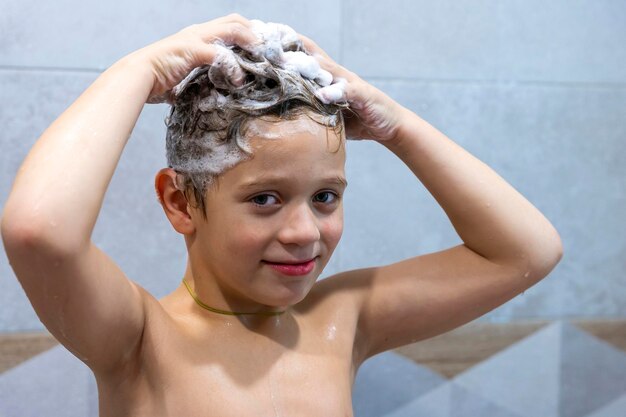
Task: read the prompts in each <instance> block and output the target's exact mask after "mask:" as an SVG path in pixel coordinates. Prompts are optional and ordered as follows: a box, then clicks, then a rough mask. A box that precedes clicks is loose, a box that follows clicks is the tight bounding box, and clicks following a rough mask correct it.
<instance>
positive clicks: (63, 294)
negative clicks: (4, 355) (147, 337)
mask: <svg viewBox="0 0 626 417" xmlns="http://www.w3.org/2000/svg"><path fill="white" fill-rule="evenodd" d="M4 232H5V231H4V230H3V240H4V244H5V249H6V251H7V254H8V256H9V259H10V262H11V266H12V267H13V270H14V271H15V274H16V276H17V278H18V280H19V282H20V283H21V285H22V287H23V289H24V291H25V292H26V295H27V296H28V299H29V300H30V302H31V304H32V306H33V308H34V309H35V312H36V313H37V316H38V317H39V319H40V320H41V322H42V323H43V324H44V325H45V326H46V328H47V329H48V330H49V331H50V333H52V335H53V336H54V337H55V338H56V339H57V340H58V341H59V342H60V343H61V344H63V345H64V346H65V347H66V348H67V349H68V350H69V351H70V352H72V353H73V354H74V355H75V356H76V357H78V358H79V359H80V360H82V361H83V362H84V363H85V364H86V365H88V366H89V367H90V368H91V369H92V370H94V371H100V372H110V371H113V370H115V369H116V368H117V367H118V366H119V365H120V364H122V363H123V361H124V360H125V359H128V358H129V356H130V355H132V354H133V353H134V352H135V351H136V349H137V348H138V345H139V343H140V341H141V335H142V333H143V326H144V315H145V313H144V302H143V300H144V298H145V296H144V295H145V294H146V292H145V290H143V289H142V288H141V287H139V286H138V285H137V284H135V283H134V282H132V281H130V280H129V279H128V278H127V277H126V276H125V275H124V273H123V272H122V271H121V270H120V269H119V268H118V267H117V265H116V264H115V263H114V262H113V261H112V260H111V259H110V258H109V257H108V256H107V255H106V254H105V253H104V252H102V251H101V250H100V249H98V248H97V247H96V246H95V245H93V244H91V243H90V244H89V245H87V246H86V247H85V248H82V249H80V250H65V251H64V250H61V249H59V248H58V247H54V244H51V243H50V242H42V241H38V240H37V237H36V236H30V237H29V236H28V235H26V236H20V235H19V234H17V235H11V234H5V233H4Z"/></svg>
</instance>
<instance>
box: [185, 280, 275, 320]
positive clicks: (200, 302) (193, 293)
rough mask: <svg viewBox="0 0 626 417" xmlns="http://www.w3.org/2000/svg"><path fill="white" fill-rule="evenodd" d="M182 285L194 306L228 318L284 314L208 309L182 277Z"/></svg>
mask: <svg viewBox="0 0 626 417" xmlns="http://www.w3.org/2000/svg"><path fill="white" fill-rule="evenodd" d="M183 283H184V284H185V287H187V291H189V294H190V295H191V298H193V299H194V301H195V302H196V304H198V305H199V306H200V307H202V308H204V309H206V310H209V311H212V312H214V313H219V314H227V315H229V316H241V315H244V314H252V315H259V316H278V315H281V314H283V313H284V311H261V312H259V313H239V312H235V311H226V310H220V309H218V308H214V307H210V306H208V305H206V304H204V303H203V302H202V301H200V299H199V298H198V296H197V295H196V293H195V292H194V291H193V290H192V289H191V287H190V286H189V284H188V283H187V281H185V278H184V277H183Z"/></svg>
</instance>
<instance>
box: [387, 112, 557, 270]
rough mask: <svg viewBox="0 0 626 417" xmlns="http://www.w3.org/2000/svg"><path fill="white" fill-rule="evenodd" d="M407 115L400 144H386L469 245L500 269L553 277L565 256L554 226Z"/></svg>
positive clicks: (472, 160)
mask: <svg viewBox="0 0 626 417" xmlns="http://www.w3.org/2000/svg"><path fill="white" fill-rule="evenodd" d="M402 111H403V112H404V116H403V119H402V120H403V122H402V123H401V125H400V126H401V127H400V129H399V131H398V135H397V137H396V140H395V141H390V142H382V143H383V144H384V145H385V146H386V147H387V148H388V149H389V150H391V151H392V152H394V153H395V154H396V155H397V156H398V157H399V158H401V159H402V160H403V161H404V162H405V163H406V164H407V166H408V167H409V168H410V169H411V170H412V171H413V173H414V174H415V175H416V176H417V177H418V178H419V180H420V181H421V182H422V183H423V184H424V186H425V187H426V188H427V189H428V191H429V192H430V193H431V194H432V195H433V197H434V198H435V199H436V200H437V202H438V203H439V204H440V205H441V207H442V208H443V210H444V211H445V212H446V214H447V215H448V217H449V219H450V221H451V222H452V225H453V226H454V228H455V229H456V231H457V233H458V234H459V236H460V237H461V239H462V240H463V242H464V243H465V245H466V246H467V247H468V248H470V249H472V250H473V251H474V252H476V253H478V254H480V255H482V256H483V257H485V258H487V259H490V260H492V261H494V262H497V263H507V264H512V265H515V266H518V267H519V268H520V269H524V270H525V271H529V270H533V271H544V270H546V269H547V270H548V271H549V269H551V268H552V267H553V266H554V264H555V263H556V262H557V261H558V260H559V259H560V257H561V250H562V249H561V241H560V238H559V235H558V233H557V232H556V230H555V229H554V227H553V226H552V224H551V223H550V222H549V221H548V220H547V219H546V218H545V217H544V216H543V215H542V214H541V213H540V212H539V211H538V210H537V209H536V208H535V207H534V206H533V205H532V204H531V203H530V202H529V201H528V200H526V199H525V198H524V197H523V196H522V195H521V194H520V193H518V192H517V191H516V190H515V189H514V188H513V187H512V186H511V185H509V184H508V183H507V182H506V181H505V180H504V179H502V178H501V177H500V176H499V175H498V174H496V173H495V172H494V171H493V170H492V169H491V168H489V167H488V166H487V165H486V164H484V163H483V162H481V161H480V160H478V159H477V158H475V157H474V156H472V155H471V154H470V153H469V152H467V151H465V150H464V149H463V148H461V147H460V146H459V145H457V144H456V143H454V142H453V141H452V140H450V139H449V138H447V137H446V136H445V135H444V134H443V133H441V132H439V131H438V130H437V129H435V128H434V127H433V126H431V125H430V124H428V123H427V122H426V121H424V120H423V119H421V118H420V117H419V116H417V115H415V114H414V113H412V112H410V111H409V110H407V109H403V110H402ZM546 273H547V271H546Z"/></svg>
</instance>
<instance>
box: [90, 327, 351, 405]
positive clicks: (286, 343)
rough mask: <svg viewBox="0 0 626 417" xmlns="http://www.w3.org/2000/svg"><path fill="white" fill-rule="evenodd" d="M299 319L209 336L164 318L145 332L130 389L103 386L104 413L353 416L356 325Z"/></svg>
mask: <svg viewBox="0 0 626 417" xmlns="http://www.w3.org/2000/svg"><path fill="white" fill-rule="evenodd" d="M153 324H154V323H153ZM294 324H295V326H294V327H293V328H292V329H291V330H290V331H288V332H286V333H284V334H285V335H286V336H285V337H272V335H269V336H268V335H267V334H263V333H255V332H250V333H249V334H247V335H246V336H245V337H242V336H241V334H237V336H234V335H233V334H231V333H229V331H228V330H229V329H228V326H224V327H223V328H222V329H220V330H215V329H214V331H213V332H211V334H209V335H208V336H206V337H202V336H201V335H200V336H199V334H198V333H195V332H192V333H187V332H185V331H181V329H180V328H179V327H176V326H171V325H170V324H167V323H162V326H160V327H156V328H153V329H151V331H150V332H149V333H148V334H147V335H146V340H145V346H144V348H143V352H142V356H143V357H142V366H141V370H140V371H139V370H138V372H137V374H136V376H135V379H134V380H133V381H128V382H129V383H128V385H127V387H125V389H124V393H125V394H126V393H127V394H128V395H121V396H120V395H118V396H116V398H112V396H111V395H109V396H108V397H109V398H107V392H106V391H107V390H106V389H104V390H102V391H103V392H101V413H102V416H103V417H105V416H108V415H111V416H112V415H120V414H119V412H120V411H123V412H124V415H129V416H137V417H139V416H144V415H146V416H148V415H150V416H151V417H152V416H164V417H165V416H186V417H195V416H198V417H200V416H202V417H209V416H211V417H212V416H215V417H231V416H233V417H234V416H237V417H241V416H242V415H254V416H259V417H261V416H268V417H299V416H301V417H312V416H328V417H334V416H337V417H352V400H351V396H352V395H351V394H352V384H353V381H354V373H355V370H354V366H353V360H352V345H353V341H354V334H353V331H351V330H350V326H346V327H345V328H338V327H337V323H332V322H327V323H316V325H303V324H302V323H294ZM114 391H116V390H113V391H110V393H112V392H114ZM117 392H118V394H119V391H117ZM116 403H117V406H116V405H115V404H116ZM107 404H110V405H112V407H111V411H112V412H111V413H107V412H106V411H105V410H104V409H105V408H107V407H108V405H107ZM103 408H104V409H103ZM113 411H114V412H113Z"/></svg>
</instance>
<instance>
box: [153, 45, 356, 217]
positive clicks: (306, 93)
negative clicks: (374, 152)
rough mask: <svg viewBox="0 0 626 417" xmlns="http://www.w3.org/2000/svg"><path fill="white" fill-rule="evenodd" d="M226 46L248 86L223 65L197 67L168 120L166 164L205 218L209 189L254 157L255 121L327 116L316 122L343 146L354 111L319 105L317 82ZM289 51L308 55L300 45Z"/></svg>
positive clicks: (178, 93)
mask: <svg viewBox="0 0 626 417" xmlns="http://www.w3.org/2000/svg"><path fill="white" fill-rule="evenodd" d="M221 46H223V47H225V48H228V49H229V50H230V51H232V55H234V57H235V59H236V60H237V63H238V64H239V65H240V66H241V68H242V69H243V70H244V72H245V74H246V77H245V80H244V82H243V85H241V86H239V87H237V86H234V85H233V84H232V83H231V82H230V80H229V78H228V77H227V76H226V75H225V74H224V72H227V70H228V68H226V65H225V63H224V62H220V61H219V60H216V61H215V62H214V64H213V65H205V66H202V67H199V68H196V69H194V70H193V71H192V72H191V73H190V74H189V75H188V76H187V77H186V78H185V79H184V80H183V81H182V82H181V83H180V84H179V85H178V86H177V87H176V88H175V89H174V93H175V94H174V99H173V100H172V102H173V104H172V105H171V109H170V113H169V115H168V116H167V117H166V119H165V124H166V126H167V135H166V150H167V163H168V166H169V167H170V168H173V169H174V170H175V171H176V172H177V179H176V187H177V188H178V189H179V190H181V191H182V192H183V193H184V195H185V197H186V198H187V201H188V202H190V204H191V205H192V206H194V207H195V208H198V209H200V210H201V212H202V214H203V216H204V218H205V219H206V218H207V214H206V206H205V194H206V191H207V189H208V187H209V186H210V185H212V184H214V183H215V182H216V179H217V178H218V176H219V175H220V174H221V173H222V172H224V171H225V170H227V169H229V168H231V167H233V166H234V165H236V164H238V163H239V162H241V161H243V160H245V159H249V158H250V157H252V150H251V149H250V147H249V144H248V142H247V138H246V136H245V134H246V125H247V124H248V123H249V122H250V121H252V120H253V119H258V118H261V117H263V116H273V117H270V119H272V121H274V120H275V121H276V122H278V123H280V121H281V120H293V119H295V118H297V117H299V116H302V115H307V116H309V118H311V117H310V115H319V116H323V117H322V118H320V117H315V118H311V120H313V121H315V122H316V123H318V124H320V125H322V126H326V127H328V128H332V129H333V131H334V132H335V133H336V134H337V136H338V137H339V138H340V139H341V144H340V147H341V146H342V144H343V143H344V142H345V134H344V119H343V114H342V110H344V109H348V110H349V105H348V104H347V103H345V102H344V103H341V102H340V103H330V104H325V103H323V102H322V101H320V99H319V98H318V97H316V95H315V93H314V92H315V91H316V90H317V89H319V88H320V87H321V86H320V84H318V83H317V82H316V81H315V80H313V79H308V78H305V77H303V76H302V75H301V74H300V73H299V72H297V71H294V70H292V69H289V68H282V67H281V65H280V64H277V63H276V61H275V60H272V61H270V60H268V59H267V58H266V57H265V56H258V54H252V53H250V52H248V51H245V50H243V49H241V48H239V47H237V46H226V45H224V44H221ZM285 50H286V51H302V52H305V53H306V51H305V50H304V47H303V45H302V43H301V42H300V41H298V42H294V43H293V44H291V45H288V46H287V47H286V49H285ZM263 120H266V118H265V117H264V118H263ZM327 133H328V131H327ZM338 150H339V148H338V149H337V151H338ZM191 197H193V199H191Z"/></svg>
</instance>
